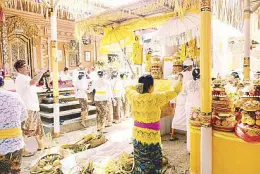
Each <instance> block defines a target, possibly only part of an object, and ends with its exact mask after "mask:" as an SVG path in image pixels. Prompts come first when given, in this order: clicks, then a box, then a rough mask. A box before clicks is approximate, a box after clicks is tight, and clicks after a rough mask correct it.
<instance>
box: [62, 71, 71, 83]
mask: <svg viewBox="0 0 260 174" xmlns="http://www.w3.org/2000/svg"><path fill="white" fill-rule="evenodd" d="M60 80H61V81H68V80H72V77H71V75H70V73H67V74H65V73H64V72H62V73H61V74H60Z"/></svg>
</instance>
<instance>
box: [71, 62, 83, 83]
mask: <svg viewBox="0 0 260 174" xmlns="http://www.w3.org/2000/svg"><path fill="white" fill-rule="evenodd" d="M79 71H85V67H84V66H83V64H82V63H79V65H78V68H77V69H75V70H74V71H73V73H72V84H73V86H75V83H76V81H77V79H78V75H79Z"/></svg>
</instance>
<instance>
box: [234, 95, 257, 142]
mask: <svg viewBox="0 0 260 174" xmlns="http://www.w3.org/2000/svg"><path fill="white" fill-rule="evenodd" d="M242 109H243V111H242V119H241V121H240V122H239V124H238V125H237V128H236V134H237V136H239V137H240V138H242V139H243V140H245V141H248V142H260V102H259V101H256V100H249V101H247V102H245V103H244V104H243V106H242Z"/></svg>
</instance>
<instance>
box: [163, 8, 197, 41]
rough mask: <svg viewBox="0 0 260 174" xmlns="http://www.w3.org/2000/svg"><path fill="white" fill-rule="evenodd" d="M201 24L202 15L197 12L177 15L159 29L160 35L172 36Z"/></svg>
mask: <svg viewBox="0 0 260 174" xmlns="http://www.w3.org/2000/svg"><path fill="white" fill-rule="evenodd" d="M199 25H200V15H199V14H196V13H187V14H186V15H185V16H183V18H181V17H179V16H176V17H173V18H172V19H170V20H168V21H167V22H166V23H165V24H163V25H162V27H161V28H159V30H158V35H159V36H160V37H164V38H165V37H171V36H176V35H180V34H182V33H185V32H187V31H190V30H193V29H196V28H198V27H199Z"/></svg>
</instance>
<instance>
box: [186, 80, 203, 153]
mask: <svg viewBox="0 0 260 174" xmlns="http://www.w3.org/2000/svg"><path fill="white" fill-rule="evenodd" d="M184 91H185V93H186V103H185V112H186V126H187V150H188V151H189V152H190V128H189V119H190V116H191V113H192V108H193V107H194V108H199V107H200V80H196V81H195V80H191V81H189V82H188V83H187V85H186V86H185V87H184Z"/></svg>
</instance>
